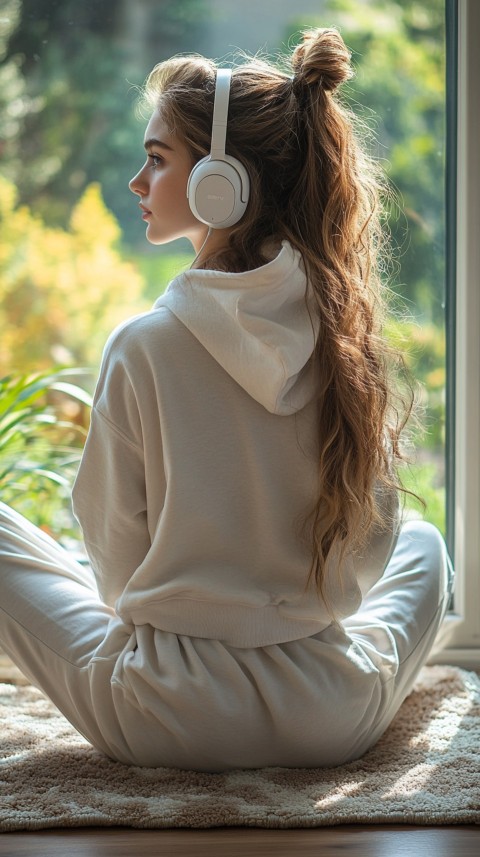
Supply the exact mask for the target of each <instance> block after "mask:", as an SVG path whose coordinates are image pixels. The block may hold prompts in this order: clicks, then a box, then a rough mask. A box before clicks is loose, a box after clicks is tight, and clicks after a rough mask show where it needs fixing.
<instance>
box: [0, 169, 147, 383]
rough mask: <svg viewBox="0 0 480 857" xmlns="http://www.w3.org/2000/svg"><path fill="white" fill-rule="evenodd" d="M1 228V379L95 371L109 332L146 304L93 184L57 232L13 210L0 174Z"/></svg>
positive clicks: (21, 209)
mask: <svg viewBox="0 0 480 857" xmlns="http://www.w3.org/2000/svg"><path fill="white" fill-rule="evenodd" d="M0 228H1V232H2V238H3V241H2V244H1V245H0V327H1V329H2V338H1V341H0V377H1V376H3V375H6V374H9V373H12V372H15V373H18V372H23V373H26V372H32V371H37V370H39V369H44V368H46V369H48V368H50V367H51V366H52V365H53V364H59V363H60V364H64V365H68V366H72V365H77V366H93V367H95V369H96V368H97V366H98V363H99V360H100V356H101V352H102V348H103V345H104V343H105V340H106V338H107V336H108V335H109V333H110V332H111V330H112V329H113V328H114V327H115V326H116V325H117V324H119V323H120V322H121V321H123V320H124V319H126V318H128V317H130V316H132V315H133V314H135V313H137V312H140V311H141V310H142V309H148V308H149V304H146V303H144V304H142V298H141V295H142V292H143V281H142V279H141V277H140V275H139V274H138V271H137V270H136V269H135V268H134V267H133V266H132V265H131V264H129V263H127V262H125V261H123V260H122V258H121V257H120V254H119V251H118V249H117V246H118V240H119V237H120V229H119V226H118V223H117V221H116V220H115V218H114V217H113V215H112V214H111V213H110V212H109V211H107V209H106V208H105V205H104V203H103V200H102V198H101V195H100V188H99V186H98V185H90V186H89V187H87V189H86V190H85V192H84V194H83V196H82V197H81V199H80V201H79V202H78V203H77V205H76V206H75V207H74V209H73V212H72V216H71V220H70V225H69V229H68V230H64V229H59V228H56V227H51V226H46V225H45V223H44V222H43V221H42V219H41V218H40V217H39V216H38V215H34V214H32V212H31V210H30V209H29V208H27V207H26V206H20V207H17V205H16V195H15V190H14V188H13V186H12V185H11V184H10V183H8V182H7V181H6V180H5V179H0Z"/></svg>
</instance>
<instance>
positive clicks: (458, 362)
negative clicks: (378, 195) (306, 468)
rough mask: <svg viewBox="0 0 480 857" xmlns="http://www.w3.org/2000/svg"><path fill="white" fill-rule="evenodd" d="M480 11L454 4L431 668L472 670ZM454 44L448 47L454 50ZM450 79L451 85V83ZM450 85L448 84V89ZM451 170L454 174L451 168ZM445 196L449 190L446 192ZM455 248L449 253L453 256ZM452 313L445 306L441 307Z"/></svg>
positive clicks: (477, 549) (478, 464)
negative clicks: (441, 606) (439, 566)
mask: <svg viewBox="0 0 480 857" xmlns="http://www.w3.org/2000/svg"><path fill="white" fill-rule="evenodd" d="M448 6H449V17H447V21H449V23H450V26H451V27H452V29H453V30H455V29H456V28H455V17H456V12H457V3H454V2H452V3H449V4H448ZM479 32H480V6H479V4H478V3H475V2H472V0H459V2H458V34H456V33H454V37H455V41H456V40H457V39H458V42H457V45H458V51H454V50H452V54H453V53H455V54H456V56H457V57H458V66H457V74H455V69H454V68H453V69H451V88H452V105H456V125H457V135H456V145H455V141H454V140H451V141H450V144H451V146H450V148H451V157H452V161H454V162H453V163H451V172H450V177H449V179H450V182H451V185H453V175H452V172H453V171H455V172H456V185H457V189H456V195H455V198H452V196H450V204H451V222H450V229H451V236H450V259H449V262H450V264H449V267H450V276H451V277H453V276H455V278H456V290H455V291H456V301H455V312H454V314H453V313H452V315H453V317H452V331H451V333H452V338H453V335H454V336H455V360H453V359H452V361H451V371H452V378H451V380H452V381H453V382H454V383H453V389H452V390H451V398H450V411H451V415H450V418H451V419H452V420H454V421H455V430H454V433H453V437H454V441H453V442H452V445H451V449H450V455H451V456H452V457H453V456H454V460H455V467H454V469H453V468H451V470H452V471H453V470H454V473H453V472H452V476H453V479H452V482H453V484H452V485H451V486H450V488H451V489H452V492H451V495H450V508H451V531H452V538H453V541H454V561H455V567H456V571H457V583H456V591H455V600H454V610H453V612H452V614H451V615H450V617H448V622H447V627H448V625H450V634H451V638H450V642H449V644H448V648H447V649H446V650H445V651H443V652H441V653H440V655H439V656H438V657H437V658H436V660H439V661H443V662H445V661H450V662H452V663H458V664H465V665H467V666H468V665H472V664H473V665H476V666H478V664H479V662H480V526H479V514H480V455H479V452H480V450H479V425H480V389H479V378H480V336H479V324H480V250H479V238H478V234H479V225H480V164H479V160H478V140H479V139H480V115H479V110H478V104H479V103H480V54H479V51H478V33H479ZM454 47H455V45H454V44H453V45H452V48H453V49H454ZM455 78H456V80H455ZM455 84H456V85H455ZM455 166H456V169H454V168H455ZM450 194H452V186H451V187H450ZM454 248H455V252H454ZM449 309H450V310H453V306H452V305H451V306H450V307H449Z"/></svg>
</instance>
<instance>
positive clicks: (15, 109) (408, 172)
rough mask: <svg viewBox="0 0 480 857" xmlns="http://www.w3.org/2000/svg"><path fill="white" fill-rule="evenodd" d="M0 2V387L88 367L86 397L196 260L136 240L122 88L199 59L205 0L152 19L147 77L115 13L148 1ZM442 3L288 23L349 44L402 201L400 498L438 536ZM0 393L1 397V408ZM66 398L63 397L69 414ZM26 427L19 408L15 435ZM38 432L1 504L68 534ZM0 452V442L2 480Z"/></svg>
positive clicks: (357, 85)
mask: <svg viewBox="0 0 480 857" xmlns="http://www.w3.org/2000/svg"><path fill="white" fill-rule="evenodd" d="M4 6H5V15H4V22H3V25H2V27H0V125H1V127H2V129H3V134H4V141H3V143H2V153H3V155H4V159H3V167H2V172H3V178H2V179H0V229H1V241H0V325H1V328H2V331H3V335H2V338H1V341H0V378H1V377H2V376H6V377H7V378H9V381H8V383H9V384H11V383H15V382H14V380H13V379H16V378H18V383H20V384H23V383H25V378H26V379H28V378H30V377H31V375H32V373H36V372H38V370H44V371H45V372H46V373H47V374H51V373H52V371H53V370H52V369H51V367H52V366H54V365H56V364H58V363H61V364H62V365H64V366H87V367H89V370H90V373H89V374H88V375H85V376H84V377H83V376H82V378H81V380H80V381H79V384H80V386H81V387H86V388H87V389H88V390H89V391H91V389H92V383H93V379H94V377H95V376H96V372H97V369H98V364H99V360H100V356H101V350H102V347H103V345H104V343H105V340H106V338H107V337H108V335H109V333H110V332H111V330H112V329H113V328H114V327H115V326H116V325H117V324H118V323H120V322H121V321H122V320H124V319H126V318H128V317H130V316H132V315H134V314H136V313H138V312H142V311H144V310H146V309H149V308H150V307H151V305H152V303H153V302H154V300H155V299H156V297H158V295H159V294H160V293H161V292H162V291H163V289H164V288H165V286H166V285H167V283H168V281H169V280H170V279H171V278H172V276H174V275H175V274H176V273H178V272H179V271H180V270H182V269H183V268H185V267H186V266H188V264H189V263H190V261H191V259H192V254H191V253H190V252H189V250H188V248H187V249H185V245H184V244H182V243H178V244H176V245H174V246H173V247H171V248H168V250H164V249H163V248H159V249H155V250H152V248H150V247H149V246H148V245H147V244H146V242H145V239H144V226H143V224H142V223H141V221H140V218H139V217H138V211H137V208H136V206H135V204H134V202H133V197H131V195H130V193H129V191H128V189H127V182H128V179H129V178H130V176H131V175H132V174H133V172H135V170H136V168H137V166H138V158H139V150H141V138H142V134H143V125H142V124H140V123H139V122H138V121H137V120H136V118H135V115H134V109H133V100H134V92H133V91H129V87H128V85H126V83H127V82H126V75H127V74H128V79H129V80H130V81H131V82H133V83H140V82H141V81H142V80H143V78H144V76H145V74H146V72H147V71H148V69H149V68H150V67H151V65H152V64H153V62H152V61H151V59H152V56H153V53H155V60H159V59H162V58H163V57H164V56H167V55H170V54H171V53H173V52H175V51H178V50H187V51H188V50H193V49H194V47H195V38H196V35H198V33H199V32H200V31H202V28H203V30H204V29H205V26H206V21H207V18H208V16H206V14H205V13H206V10H207V9H208V3H207V2H203V0H202V2H200V3H195V2H192V0H188V2H187V0H179V2H177V0H175V2H174V0H165V2H163V3H159V4H158V10H157V11H156V12H155V14H156V15H157V18H155V20H156V21H157V24H158V25H159V22H161V20H163V21H164V23H165V27H166V31H165V32H166V33H167V35H168V33H170V36H169V37H168V38H166V39H164V41H163V42H161V41H158V39H157V44H156V45H153V46H152V44H150V47H149V49H148V50H146V51H145V53H144V56H142V62H143V63H144V67H142V68H140V66H139V65H138V64H137V66H136V67H134V66H135V63H134V62H133V59H132V56H131V55H130V54H129V48H128V44H127V42H128V40H127V42H125V40H123V41H122V33H123V35H125V28H124V24H125V22H124V21H123V23H122V17H121V15H120V11H121V10H120V7H122V8H124V9H125V8H127V7H128V8H130V7H131V8H133V6H135V7H136V8H137V10H138V14H140V12H141V10H142V9H143V11H145V9H146V8H147V6H148V4H146V3H144V2H143V0H139V3H138V4H118V3H113V4H112V3H108V4H107V3H106V2H104V0H102V2H101V3H97V4H93V3H92V4H91V3H88V4H78V3H76V2H74V0H66V2H65V3H62V4H56V5H55V4H51V3H50V2H49V0H42V2H40V3H39V2H38V0H23V3H22V2H20V0H4ZM443 6H444V4H443V2H442V0H428V2H426V3H424V4H417V3H414V2H412V0H370V2H367V0H363V2H353V0H334V2H333V0H332V2H329V3H328V4H327V11H326V12H325V13H324V14H323V15H322V19H321V20H318V21H315V20H312V19H311V18H309V19H308V20H302V19H300V18H298V17H297V18H295V19H292V21H291V23H290V25H289V27H288V32H287V33H286V39H285V40H286V41H287V40H289V41H290V43H293V42H294V41H295V38H296V36H295V33H298V30H299V29H301V28H302V27H304V26H312V25H315V24H323V25H325V24H335V25H338V26H340V29H341V31H342V34H343V36H344V38H345V40H346V42H347V44H348V45H349V46H350V47H351V48H352V50H353V60H354V63H355V65H356V69H357V76H356V78H355V80H354V81H353V82H352V84H351V85H350V87H349V88H348V90H347V93H346V95H345V98H346V100H347V102H348V103H349V104H350V105H351V106H352V108H353V109H354V111H355V112H356V113H357V115H359V117H360V118H361V120H362V121H363V123H364V124H365V126H366V128H367V133H369V132H368V128H370V129H372V130H373V135H372V134H370V137H371V143H370V145H371V147H372V149H373V152H374V154H375V155H376V156H377V157H378V158H380V159H381V160H382V162H383V163H384V166H385V168H386V170H387V173H388V176H389V178H390V181H391V183H392V186H393V187H394V188H395V189H396V193H397V202H396V203H393V202H391V203H390V206H389V212H388V214H389V218H388V226H389V229H390V231H391V234H392V246H393V258H394V261H395V265H394V266H392V265H390V282H389V284H390V286H391V287H392V288H393V290H394V293H395V296H396V298H395V300H394V301H393V302H392V306H393V305H396V306H398V303H399V302H400V306H401V312H399V313H398V312H397V313H395V312H393V313H392V317H391V319H390V320H389V324H388V335H389V337H390V339H391V340H392V341H393V342H394V343H395V344H397V345H399V346H400V347H401V349H402V350H403V351H404V353H405V358H406V362H407V365H408V366H409V368H410V369H411V371H412V374H413V375H414V376H415V378H416V380H417V381H418V398H419V402H420V407H421V410H422V412H423V413H422V414H421V420H420V422H421V424H422V426H423V430H422V431H420V430H419V429H413V443H414V444H415V446H416V448H417V455H416V462H415V464H414V466H413V467H412V468H410V469H407V470H405V472H404V475H403V477H402V478H403V480H404V483H405V485H406V487H409V488H411V490H413V491H415V492H416V493H419V494H420V495H422V496H423V497H424V499H425V500H426V502H427V513H426V517H427V518H428V519H429V520H432V521H433V522H434V523H436V524H437V525H438V526H440V528H442V529H443V528H444V488H443V444H444V404H445V403H444V395H445V337H444V328H443V303H444V250H443V247H444V218H443V209H444V201H443V162H444V99H445V93H444V72H445V70H444V46H443V40H444V24H443ZM150 7H151V4H150ZM42 10H43V12H42ZM107 12H108V14H107ZM162 14H163V15H164V17H163V19H162ZM292 18H293V16H292ZM69 21H70V22H73V23H74V24H75V26H74V27H73V28H72V27H69ZM5 22H7V23H6V24H5ZM45 22H47V24H48V26H47V24H46V23H45ZM157 24H155V26H157ZM122 27H123V30H122ZM169 28H170V29H169ZM153 29H154V28H153ZM157 29H158V28H157ZM160 29H161V27H160ZM187 33H188V35H187ZM36 55H37V56H38V57H39V60H36V59H35V56H36ZM129 57H130V59H129ZM155 60H153V61H155ZM129 63H130V65H129ZM127 67H128V68H129V71H128V72H126V71H125V69H126V68H127ZM59 117H61V121H59ZM140 156H141V155H140ZM113 212H114V214H113ZM2 383H7V382H2ZM5 389H6V388H5V387H4V388H3V391H2V390H0V392H3V395H4V396H5V395H6V393H5ZM49 395H52V393H50V394H49ZM71 400H72V397H69V396H64V397H63V403H64V405H65V403H66V402H67V401H71ZM46 403H47V400H46V399H42V398H39V399H38V403H37V404H38V407H43V406H45V407H47V412H46V413H48V415H49V418H50V419H56V418H58V420H59V421H60V423H63V422H65V415H64V414H63V415H62V414H61V412H57V417H55V414H54V412H52V411H48V408H50V407H51V405H50V403H49V404H48V405H47V404H46ZM19 413H21V411H20V412H19ZM35 415H36V416H39V413H38V412H35ZM31 416H32V415H31V414H28V413H27V414H25V420H26V423H27V424H30V423H29V420H30V419H31ZM78 419H79V422H78ZM78 419H77V417H76V418H75V420H74V422H75V425H76V426H77V428H76V429H75V438H74V437H73V435H72V434H70V435H69V434H68V432H67V433H63V435H62V438H63V439H62V443H61V444H60V446H62V447H63V449H64V451H65V449H66V446H68V443H67V440H69V441H70V440H71V443H72V445H73V448H74V449H73V453H72V454H73V456H74V457H75V455H77V453H78V450H79V449H80V447H81V444H82V438H83V437H84V434H85V430H86V427H87V424H88V407H87V406H82V409H81V412H80V417H79V418H78ZM67 421H68V420H67ZM34 423H35V432H36V433H38V437H37V435H36V438H37V439H36V440H35V444H36V446H35V450H38V454H39V456H40V452H41V456H40V457H39V458H38V461H39V462H40V464H41V467H40V465H39V466H38V467H33V468H31V471H30V474H29V476H28V486H27V482H26V481H25V480H27V475H26V471H25V473H24V474H23V476H22V479H21V480H20V481H19V479H20V477H18V479H17V477H16V478H15V480H13V481H12V483H11V486H10V488H9V489H8V490H9V492H10V493H9V494H7V496H8V497H9V498H13V495H14V494H15V491H16V490H17V494H18V498H20V496H21V495H22V496H23V497H24V501H22V502H24V504H27V506H28V508H25V505H24V506H23V509H22V510H24V511H25V513H26V514H27V515H28V517H30V518H31V519H32V520H34V521H36V522H37V523H41V524H42V525H45V526H51V527H52V528H54V529H56V530H57V532H66V531H67V529H68V527H69V526H70V518H69V512H68V510H69V505H68V500H67V499H66V498H67V495H68V491H67V490H66V483H65V484H63V483H62V480H61V479H60V480H59V481H55V480H52V479H51V478H45V476H44V475H42V474H40V472H39V471H40V470H42V469H45V468H46V469H47V470H49V471H50V472H51V473H54V472H55V469H57V470H58V472H59V473H60V475H62V474H63V475H65V479H66V480H67V482H68V481H69V480H71V475H72V473H73V465H72V466H71V467H70V465H69V466H68V467H64V465H63V464H61V462H60V458H55V454H54V453H53V452H52V450H53V449H54V448H55V447H58V443H57V438H55V439H54V438H53V436H52V434H51V431H50V430H51V427H52V423H50V424H49V425H47V424H44V423H43V422H42V420H37V419H36V418H35V420H34ZM47 429H48V432H47ZM64 429H65V426H62V432H63V430H64ZM29 430H30V429H29ZM69 431H73V429H72V428H70V429H69ZM27 434H28V432H27ZM40 435H42V437H43V440H42V444H43V447H42V444H41V443H40ZM29 444H30V441H29ZM33 448H34V447H33V446H32V447H31V450H33ZM29 452H30V450H29ZM36 454H37V453H35V455H36ZM62 454H63V453H62ZM22 455H23V453H22ZM50 455H52V456H53V457H49V456H50ZM2 456H3V452H2V449H1V448H0V472H1V468H2ZM20 459H21V460H23V459H22V458H21V457H20ZM35 461H37V458H36V457H35ZM50 465H51V466H50ZM69 468H70V469H69ZM62 486H63V487H62ZM64 488H65V490H63V489H64ZM28 498H30V499H28ZM35 498H37V499H35ZM3 499H5V494H4V495H3ZM8 501H9V500H8ZM12 502H13V499H12ZM18 502H20V500H18ZM412 506H413V507H415V504H414V503H412ZM62 510H63V511H62ZM419 513H421V510H419ZM62 516H63V517H62ZM49 522H50V523H49Z"/></svg>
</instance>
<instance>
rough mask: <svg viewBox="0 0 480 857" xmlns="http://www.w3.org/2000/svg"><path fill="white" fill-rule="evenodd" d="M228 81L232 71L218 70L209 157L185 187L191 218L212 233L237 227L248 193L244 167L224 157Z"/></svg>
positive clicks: (203, 159)
mask: <svg viewBox="0 0 480 857" xmlns="http://www.w3.org/2000/svg"><path fill="white" fill-rule="evenodd" d="M231 77H232V72H231V69H229V68H219V69H217V77H216V82H215V99H214V102H213V120H212V136H211V142H210V154H209V155H207V156H206V158H202V160H201V161H199V162H198V163H197V164H195V166H194V168H193V170H192V172H191V173H190V177H189V179H188V184H187V197H188V202H189V205H190V208H191V210H192V212H193V214H194V215H195V217H196V218H197V219H198V220H200V221H201V223H205V224H206V225H207V226H209V227H210V228H212V229H224V228H225V227H227V226H233V225H234V224H235V223H238V221H239V220H240V218H241V217H243V214H244V213H245V209H246V207H247V203H248V197H249V193H250V180H249V178H248V173H247V171H246V169H245V167H244V166H243V164H241V163H240V161H239V160H237V158H233V157H231V156H230V155H226V154H225V142H226V137H227V120H228V105H229V100H230V81H231Z"/></svg>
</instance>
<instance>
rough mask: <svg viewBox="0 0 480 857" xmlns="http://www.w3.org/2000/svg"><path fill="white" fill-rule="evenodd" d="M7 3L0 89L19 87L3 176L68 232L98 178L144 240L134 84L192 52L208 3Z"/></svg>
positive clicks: (129, 235)
mask: <svg viewBox="0 0 480 857" xmlns="http://www.w3.org/2000/svg"><path fill="white" fill-rule="evenodd" d="M3 3H4V4H5V6H6V15H5V20H8V22H9V26H8V28H6V27H4V30H8V31H7V32H6V34H5V36H4V52H3V53H4V56H3V60H2V62H1V64H0V82H1V81H2V80H3V79H5V78H6V77H7V78H8V77H9V76H10V77H12V75H13V74H14V73H15V75H14V77H15V79H14V81H12V82H11V83H10V85H9V89H8V92H7V93H6V95H2V96H0V99H2V100H3V99H7V98H8V100H9V102H10V103H12V101H13V100H14V101H15V103H16V105H17V117H16V127H15V128H14V129H12V126H11V123H10V131H9V136H8V141H7V143H6V144H4V152H3V154H4V158H3V161H4V174H5V175H7V176H8V177H9V178H10V179H11V180H13V181H14V182H15V185H16V187H17V189H18V194H19V201H20V202H21V203H28V205H30V206H31V207H32V209H33V210H34V211H35V212H38V213H39V214H40V215H41V216H42V218H43V219H44V220H45V222H46V223H48V224H50V225H55V226H60V225H64V224H65V223H66V222H67V221H68V217H69V215H70V212H71V209H72V206H73V205H74V204H75V202H76V201H77V199H78V198H79V196H80V194H81V193H82V191H83V190H84V189H85V187H86V186H87V185H88V184H90V183H91V182H92V181H98V180H100V181H101V184H102V189H103V193H104V195H105V199H106V201H107V205H108V207H109V208H111V209H112V210H113V211H114V213H115V215H116V217H117V218H118V219H119V220H120V222H121V224H122V228H123V230H124V232H125V237H126V240H127V241H130V243H134V242H135V241H136V240H140V239H141V240H142V241H143V240H144V229H143V228H142V227H143V224H141V222H140V220H139V218H138V216H137V211H136V209H135V207H134V206H132V204H131V198H130V194H129V191H128V188H127V184H128V180H129V179H130V178H131V176H132V174H133V173H134V172H135V171H136V169H137V168H138V165H139V163H140V162H141V160H142V159H143V149H142V144H141V141H142V133H143V128H142V126H141V125H140V124H139V123H138V121H137V120H136V118H135V113H134V108H133V102H134V96H135V92H134V86H138V85H140V84H141V83H142V82H143V80H144V78H145V76H146V74H147V73H148V71H149V70H150V69H151V68H152V66H153V65H154V64H155V63H156V62H158V61H160V60H162V59H164V58H165V57H166V56H169V55H171V54H173V53H176V52H177V51H180V50H186V49H187V50H188V49H190V50H194V47H195V38H196V36H197V35H198V33H199V31H200V30H201V28H202V26H203V22H204V21H205V17H206V2H205V0H136V2H135V3H132V2H129V0H83V2H81V3H79V2H77V0H22V2H21V3H20V2H19V0H3ZM5 41H6V42H7V44H6V45H5ZM2 75H3V77H2ZM132 84H133V85H134V86H132ZM19 88H20V91H18V90H19ZM15 89H16V90H17V92H16V93H15ZM1 103H2V101H1V100H0V110H1ZM0 115H1V114H0ZM7 131H8V129H7Z"/></svg>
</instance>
